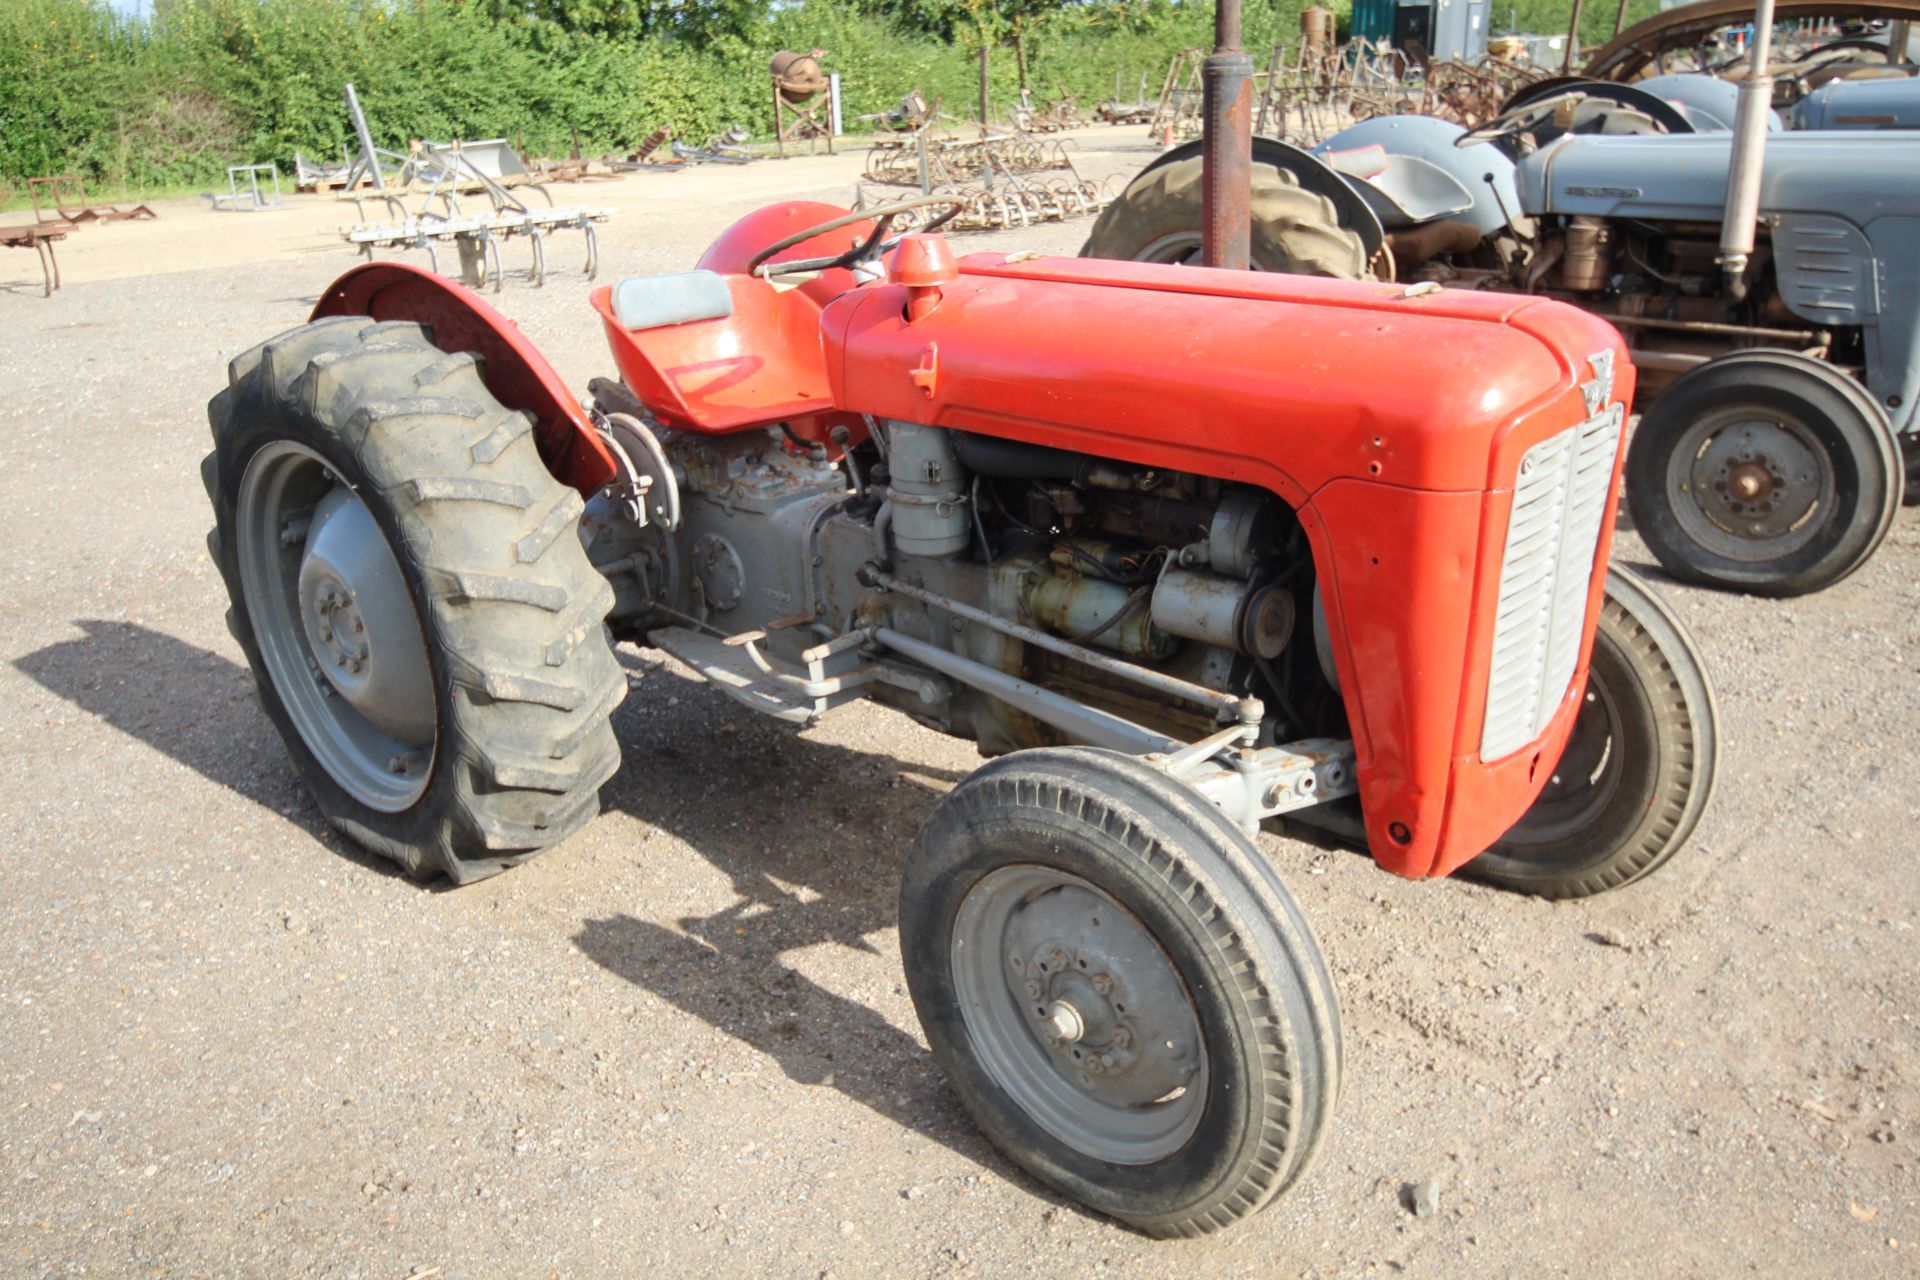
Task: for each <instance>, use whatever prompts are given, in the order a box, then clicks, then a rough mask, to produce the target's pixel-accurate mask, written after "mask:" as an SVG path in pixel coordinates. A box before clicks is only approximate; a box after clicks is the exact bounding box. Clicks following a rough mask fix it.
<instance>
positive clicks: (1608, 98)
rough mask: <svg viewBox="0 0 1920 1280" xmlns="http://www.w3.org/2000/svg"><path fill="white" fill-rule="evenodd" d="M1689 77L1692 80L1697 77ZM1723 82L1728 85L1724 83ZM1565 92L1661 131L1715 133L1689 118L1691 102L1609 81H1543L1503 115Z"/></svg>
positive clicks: (1515, 100) (1666, 78) (1515, 97)
mask: <svg viewBox="0 0 1920 1280" xmlns="http://www.w3.org/2000/svg"><path fill="white" fill-rule="evenodd" d="M1679 78H1680V77H1678V76H1663V77H1660V80H1661V83H1663V84H1667V83H1669V82H1671V81H1673V80H1677V79H1679ZM1688 78H1689V79H1692V78H1694V77H1688ZM1721 83H1725V82H1724V81H1722V82H1721ZM1727 87H1728V88H1730V89H1731V88H1733V86H1732V85H1728V86H1727ZM1709 92H1710V91H1709ZM1562 93H1578V94H1580V95H1581V96H1582V97H1583V98H1598V99H1600V100H1602V101H1605V102H1611V103H1614V104H1616V105H1617V106H1622V107H1625V108H1627V109H1628V110H1630V111H1638V112H1640V113H1641V114H1642V115H1645V116H1648V117H1650V118H1651V119H1652V120H1653V122H1654V123H1655V124H1657V125H1659V126H1660V128H1661V129H1662V130H1663V131H1664V132H1667V133H1701V132H1712V130H1711V129H1706V130H1703V129H1701V128H1700V127H1699V125H1698V124H1696V123H1695V122H1694V121H1693V120H1690V119H1689V118H1688V117H1687V115H1686V113H1685V112H1684V111H1683V110H1682V107H1683V106H1687V105H1691V103H1690V102H1676V101H1673V100H1670V99H1669V97H1667V96H1662V95H1661V94H1658V93H1654V92H1650V91H1649V90H1648V88H1647V87H1646V86H1645V85H1633V84H1610V83H1608V82H1607V81H1605V80H1571V79H1565V78H1561V79H1555V80H1543V81H1541V82H1540V83H1539V84H1530V85H1527V86H1526V87H1525V88H1523V89H1521V90H1520V91H1519V92H1518V93H1515V94H1514V95H1513V96H1512V97H1511V98H1508V99H1507V105H1506V106H1504V107H1502V108H1501V109H1500V114H1501V115H1505V114H1507V113H1508V112H1509V111H1513V110H1515V109H1517V108H1520V107H1524V106H1526V105H1527V104H1528V103H1532V102H1539V101H1541V100H1542V99H1544V98H1551V97H1554V96H1556V95H1558V94H1562ZM1734 94H1735V96H1736V97H1737V96H1738V95H1739V90H1738V89H1735V90H1734ZM1707 100H1709V99H1705V98H1703V99H1701V101H1707ZM1775 119H1776V120H1778V117H1777V116H1776V117H1775Z"/></svg>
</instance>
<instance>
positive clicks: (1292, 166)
mask: <svg viewBox="0 0 1920 1280" xmlns="http://www.w3.org/2000/svg"><path fill="white" fill-rule="evenodd" d="M1200 152H1201V143H1200V142H1199V141H1197V140H1196V141H1194V142H1184V143H1182V144H1180V145H1179V146H1177V147H1173V148H1170V149H1169V150H1167V151H1163V152H1162V153H1161V154H1160V156H1159V158H1158V159H1156V160H1155V161H1154V162H1153V163H1152V164H1150V165H1148V166H1147V167H1146V168H1144V169H1142V170H1141V171H1140V172H1141V173H1142V174H1147V173H1152V172H1153V171H1154V170H1155V169H1158V168H1160V167H1161V166H1163V165H1169V164H1179V163H1180V162H1182V161H1184V160H1191V159H1193V158H1194V157H1196V156H1198V155H1199V154H1200ZM1253 162H1254V163H1255V164H1270V165H1272V166H1273V167H1274V168H1276V169H1278V170H1280V171H1281V172H1282V173H1290V174H1292V175H1293V177H1294V180H1295V181H1296V182H1298V183H1299V184H1300V186H1301V188H1302V189H1303V190H1306V191H1311V192H1313V193H1314V194H1316V195H1322V196H1325V197H1326V198H1327V199H1328V200H1329V201H1331V202H1332V204H1333V209H1334V212H1335V213H1336V214H1337V215H1339V219H1340V225H1341V226H1343V227H1345V228H1346V229H1347V230H1349V231H1352V232H1354V233H1356V234H1357V235H1358V236H1359V237H1360V241H1361V243H1362V244H1363V245H1365V247H1366V250H1367V258H1368V259H1369V260H1371V259H1372V258H1373V256H1374V255H1375V254H1377V253H1379V252H1380V246H1381V245H1382V244H1384V243H1385V242H1386V238H1387V233H1386V231H1385V230H1384V229H1383V228H1382V227H1381V225H1380V218H1379V215H1378V214H1376V213H1374V211H1373V210H1372V209H1371V208H1370V207H1369V206H1368V204H1367V202H1366V200H1365V199H1363V198H1362V197H1361V195H1360V193H1359V192H1358V191H1356V190H1355V189H1354V188H1353V186H1351V185H1349V182H1348V180H1347V179H1346V178H1345V177H1344V176H1343V175H1341V174H1340V173H1338V172H1336V171H1335V170H1334V168H1333V167H1332V166H1331V165H1329V164H1327V162H1326V161H1324V160H1322V159H1320V157H1318V156H1316V155H1313V154H1311V153H1310V152H1306V151H1302V150H1301V149H1300V148H1299V147H1296V146H1293V145H1292V144H1290V143H1286V142H1282V141H1280V140H1279V139H1278V138H1268V137H1264V136H1262V135H1260V134H1255V135H1254V138H1253ZM1134 181H1136V182H1137V181H1139V178H1138V177H1136V178H1135V179H1134Z"/></svg>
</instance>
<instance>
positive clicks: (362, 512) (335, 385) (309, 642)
mask: <svg viewBox="0 0 1920 1280" xmlns="http://www.w3.org/2000/svg"><path fill="white" fill-rule="evenodd" d="M228 372H229V383H228V386H227V388H226V389H225V390H223V391H222V392H220V394H218V395H216V396H215V397H214V398H213V400H212V402H211V403H209V404H208V406H207V417H208V420H209V422H210V423H211V425H212V428H213V444H214V448H213V452H212V453H211V454H210V455H208V457H207V459H206V461H205V463H204V464H202V467H201V473H202V477H203V479H204V480H205V481H206V486H207V493H208V496H209V497H210V498H211V499H212V501H213V508H214V516H215V524H214V529H213V532H212V533H211V534H210V535H209V536H208V540H207V541H208V548H209V550H210V551H211V552H212V554H213V559H214V561H215V563H216V564H217V565H218V566H219V569H220V573H221V576H222V577H223V578H224V579H225V580H226V584H227V591H228V594H229V596H230V597H231V599H232V603H233V607H232V609H231V610H230V611H229V612H228V615H227V618H228V625H229V627H230V628H231V629H232V631H233V635H234V638H235V639H236V640H237V641H238V642H239V644H240V647H241V648H242V649H243V650H244V651H245V653H246V655H247V661H248V663H249V664H250V665H251V667H252V668H253V676H254V681H255V683H256V685H257V687H258V690H259V696H260V703H261V706H262V707H263V708H264V709H265V711H266V713H267V715H268V717H269V719H271V720H272V721H273V724H274V727H275V728H276V729H278V730H279V733H280V736H281V737H282V738H283V739H284V740H285V742H286V744H287V749H288V751H289V752H290V753H291V754H292V756H293V761H294V765H295V767H296V768H297V769H298V771H299V773H300V775H301V777H302V779H303V780H304V781H305V782H306V783H307V785H308V787H309V788H310V789H311V790H312V792H313V795H314V798H315V800H316V801H317V802H318V803H319V806H320V809H321V812H322V813H324V814H325V815H326V818H327V820H328V821H329V822H331V823H332V824H333V825H334V826H335V827H337V828H339V829H340V830H341V831H343V832H345V833H346V834H347V835H348V836H349V837H351V838H352V839H354V840H355V841H357V842H358V843H360V844H361V845H364V846H365V847H366V848H368V849H370V850H372V851H373V852H375V853H377V854H380V855H381V856H383V857H387V858H390V859H392V860H393V861H395V862H397V863H399V864H400V865H401V866H402V867H403V868H404V869H405V870H406V871H407V872H408V873H409V874H410V875H413V876H417V877H420V878H422V879H425V878H430V877H432V876H434V875H436V874H444V875H446V876H447V877H449V878H450V879H452V880H453V881H455V882H456V883H465V882H468V881H471V880H476V879H479V878H481V877H483V876H487V875H491V874H493V873H495V872H497V871H500V870H503V869H504V868H506V867H509V866H512V865H514V864H515V863H517V862H520V861H523V860H525V859H526V858H528V857H530V856H532V855H533V854H535V853H537V852H539V851H540V850H542V849H544V848H546V847H548V846H549V845H552V844H554V843H555V842H557V841H559V840H561V839H562V838H564V837H565V836H567V835H569V834H570V833H572V832H573V831H575V830H577V829H579V828H580V827H581V826H583V825H585V823H586V822H587V821H588V820H589V819H591V818H592V817H593V816H594V815H595V814H596V813H597V812H598V811H599V789H600V785H601V784H602V783H603V782H605V781H606V780H607V779H608V778H609V777H610V776H612V774H613V773H614V771H615V770H616V769H617V768H618V767H619V763H620V754H619V746H618V744H617V743H616V742H615V740H614V736H613V730H612V725H611V723H610V721H609V715H610V714H611V712H612V711H613V708H614V707H615V706H616V705H617V704H618V703H619V701H620V698H621V696H622V695H623V694H624V692H625V690H626V681H625V678H624V675H623V673H622V672H621V670H620V667H619V665H618V663H617V662H616V661H615V660H614V657H613V651H612V649H611V648H610V646H609V644H608V642H607V638H606V630H605V625H604V619H605V617H606V614H607V611H608V610H609V609H610V608H611V607H612V604H613V593H612V590H611V588H610V587H609V586H608V585H607V583H606V581H605V580H604V579H603V578H601V577H600V575H599V574H598V573H596V572H595V571H594V569H593V567H592V565H590V564H589V563H588V561H587V557H586V553H585V551H584V549H583V548H582V547H581V545H580V538H579V528H578V526H579V518H580V512H581V509H582V503H581V500H580V497H579V495H578V494H577V493H575V492H574V491H573V490H571V489H568V488H566V487H565V486H563V485H561V484H560V483H559V482H558V481H556V480H555V479H554V478H553V477H552V475H550V474H549V473H548V471H547V469H546V467H545V465H544V464H543V463H542V462H541V460H540V456H539V453H538V451H537V450H536V448H535V444H534V439H533V434H532V430H531V427H532V422H531V419H530V418H529V416H528V415H526V414H522V413H516V412H513V411H511V410H508V409H506V408H503V407H502V406H501V405H500V403H499V402H498V401H497V400H495V399H494V398H493V396H492V395H491V394H490V393H489V392H488V391H487V388H486V386H485V385H484V384H483V383H482V381H481V378H480V373H479V370H478V368H477V366H476V362H475V358H474V357H473V356H472V355H466V354H449V353H447V352H444V351H441V350H439V349H438V348H436V347H435V346H434V345H433V341H432V338H431V336H430V335H429V334H428V333H427V332H426V331H425V330H423V329H422V328H421V327H420V326H419V325H416V324H411V323H399V322H393V323H376V322H374V321H373V320H370V319H367V318H365V317H335V318H332V319H327V320H321V321H317V322H315V323H313V324H310V325H307V326H305V327H304V328H300V329H295V330H292V331H291V332H288V333H285V334H282V335H281V336H279V337H278V338H275V339H273V340H272V341H270V342H267V343H265V344H263V345H262V346H259V347H256V348H254V349H253V350H252V351H249V352H247V353H246V354H245V355H242V356H240V357H239V358H238V359H236V360H235V361H234V362H233V364H232V366H231V367H230V369H229V371H228Z"/></svg>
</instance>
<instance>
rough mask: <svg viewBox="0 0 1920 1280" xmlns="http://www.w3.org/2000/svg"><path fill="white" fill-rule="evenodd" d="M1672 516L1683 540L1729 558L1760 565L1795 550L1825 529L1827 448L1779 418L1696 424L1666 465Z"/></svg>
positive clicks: (1716, 418) (1723, 417)
mask: <svg viewBox="0 0 1920 1280" xmlns="http://www.w3.org/2000/svg"><path fill="white" fill-rule="evenodd" d="M1668 479H1669V483H1670V484H1671V485H1672V486H1673V487H1674V489H1675V490H1677V497H1678V500H1677V501H1676V502H1675V503H1674V516H1675V517H1676V518H1677V519H1678V521H1679V523H1680V527H1681V528H1682V529H1684V530H1685V531H1686V532H1687V534H1688V536H1689V537H1691V538H1692V539H1693V540H1694V541H1695V542H1697V543H1699V544H1700V545H1701V546H1703V547H1706V548H1707V549H1708V550H1710V551H1712V552H1713V553H1715V554H1716V555H1720V556H1724V557H1725V558H1727V559H1729V560H1738V561H1742V562H1749V563H1750V562H1759V561H1767V560H1773V559H1776V558H1778V557H1780V556H1783V555H1789V554H1791V553H1793V552H1795V551H1798V550H1799V549H1800V548H1801V547H1803V546H1805V545H1807V543H1809V542H1811V541H1812V540H1813V539H1814V537H1815V536H1817V535H1818V534H1819V532H1820V530H1821V529H1822V528H1824V527H1825V525H1826V524H1827V522H1828V521H1827V516H1828V514H1829V513H1831V512H1832V511H1833V510H1834V509H1835V505H1836V501H1837V493H1836V484H1835V480H1834V474H1833V465H1832V463H1831V462H1830V461H1829V460H1828V458H1827V450H1826V449H1825V448H1824V447H1823V446H1822V444H1821V443H1820V441H1819V439H1818V438H1817V437H1816V436H1815V435H1814V434H1813V432H1812V431H1811V430H1810V429H1809V428H1808V427H1807V426H1806V424H1804V423H1801V422H1799V421H1796V420H1795V419H1793V418H1791V417H1788V416H1786V415H1781V416H1778V417H1771V416H1769V417H1760V416H1756V415H1755V414H1754V413H1753V412H1752V411H1750V410H1738V409H1736V410H1731V411H1729V412H1727V413H1723V414H1716V415H1713V416H1711V417H1710V418H1708V419H1707V420H1705V421H1702V422H1700V423H1698V424H1696V425H1695V426H1694V427H1693V428H1692V429H1690V430H1689V431H1688V432H1687V433H1686V434H1685V436H1684V437H1683V438H1682V440H1681V441H1680V447H1679V448H1677V449H1675V450H1674V452H1673V456H1672V459H1671V461H1670V462H1669V465H1668Z"/></svg>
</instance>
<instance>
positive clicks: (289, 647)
mask: <svg viewBox="0 0 1920 1280" xmlns="http://www.w3.org/2000/svg"><path fill="white" fill-rule="evenodd" d="M235 528H236V533H237V535H238V541H239V546H238V547H237V553H238V554H237V559H238V561H239V569H240V589H241V597H242V599H243V600H244V601H245V603H246V609H247V619H248V621H249V623H250V624H251V625H252V628H253V633H254V639H255V640H256V642H257V643H258V645H259V648H260V659H261V662H262V663H263V664H264V665H265V667H266V668H267V675H268V677H269V678H270V679H271V680H272V682H273V687H274V691H275V692H276V693H277V694H278V695H279V698H280V703H281V705H282V706H283V707H285V708H286V712H287V715H288V718H289V719H291V720H292V721H293V724H294V727H295V728H296V729H297V730H299V733H300V738H301V740H302V741H303V742H305V743H306V746H307V749H308V750H309V751H311V752H312V753H313V755H314V758H315V759H316V760H317V761H318V762H319V764H320V766H321V767H322V768H323V769H325V770H326V772H327V776H328V777H330V778H332V779H333V781H334V782H335V783H337V784H338V785H339V786H340V787H341V788H342V789H343V790H344V791H346V792H347V793H348V794H349V795H351V796H352V797H353V798H354V799H356V800H358V801H359V802H360V803H362V804H364V805H366V806H367V807H368V808H371V809H375V810H378V811H380V812H383V813H398V812H400V811H402V810H404V809H407V808H409V807H410V806H412V805H413V803H414V802H415V801H417V800H418V799H419V798H420V796H421V793H423V792H424V791H425V790H426V787H427V782H428V779H429V778H430V776H431V775H432V772H433V762H434V754H435V743H436V732H435V722H436V716H435V708H434V696H433V680H432V676H431V674H430V671H431V668H430V666H429V663H428V658H427V646H426V640H425V638H424V634H423V633H422V631H421V627H420V619H419V614H418V612H417V611H416V609H415V607H414V604H413V599H412V596H411V595H410V593H409V592H408V589H407V585H406V579H405V577H404V575H403V574H402V572H401V569H400V564H399V561H398V560H397V559H396V558H395V556H394V554H393V548H392V547H391V545H390V544H389V543H388V541H387V538H386V535H385V534H383V533H382V532H381V530H380V526H379V524H378V523H377V522H376V521H375V519H374V517H373V513H372V512H371V511H370V510H369V509H368V508H367V506H366V504H365V503H364V502H362V501H361V499H360V497H359V495H358V494H356V493H355V492H354V491H353V490H352V488H350V487H349V486H348V485H347V484H346V483H345V482H344V481H342V480H340V479H339V477H338V476H337V475H336V474H335V472H334V471H333V469H332V467H331V466H330V465H329V464H328V463H327V462H326V461H325V460H324V459H323V458H321V457H320V455H319V454H317V453H315V452H313V451H312V450H311V449H308V448H306V447H305V446H303V445H299V444H295V443H293V442H292V441H288V440H278V441H274V442H273V443H270V444H268V445H266V446H264V447H263V448H262V449H261V450H260V451H259V452H258V453H256V454H254V456H253V458H252V460H251V461H250V462H249V463H248V464H247V470H246V474H245V475H244V476H243V477H242V478H241V481H240V497H239V503H238V511H237V515H236V522H235Z"/></svg>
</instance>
